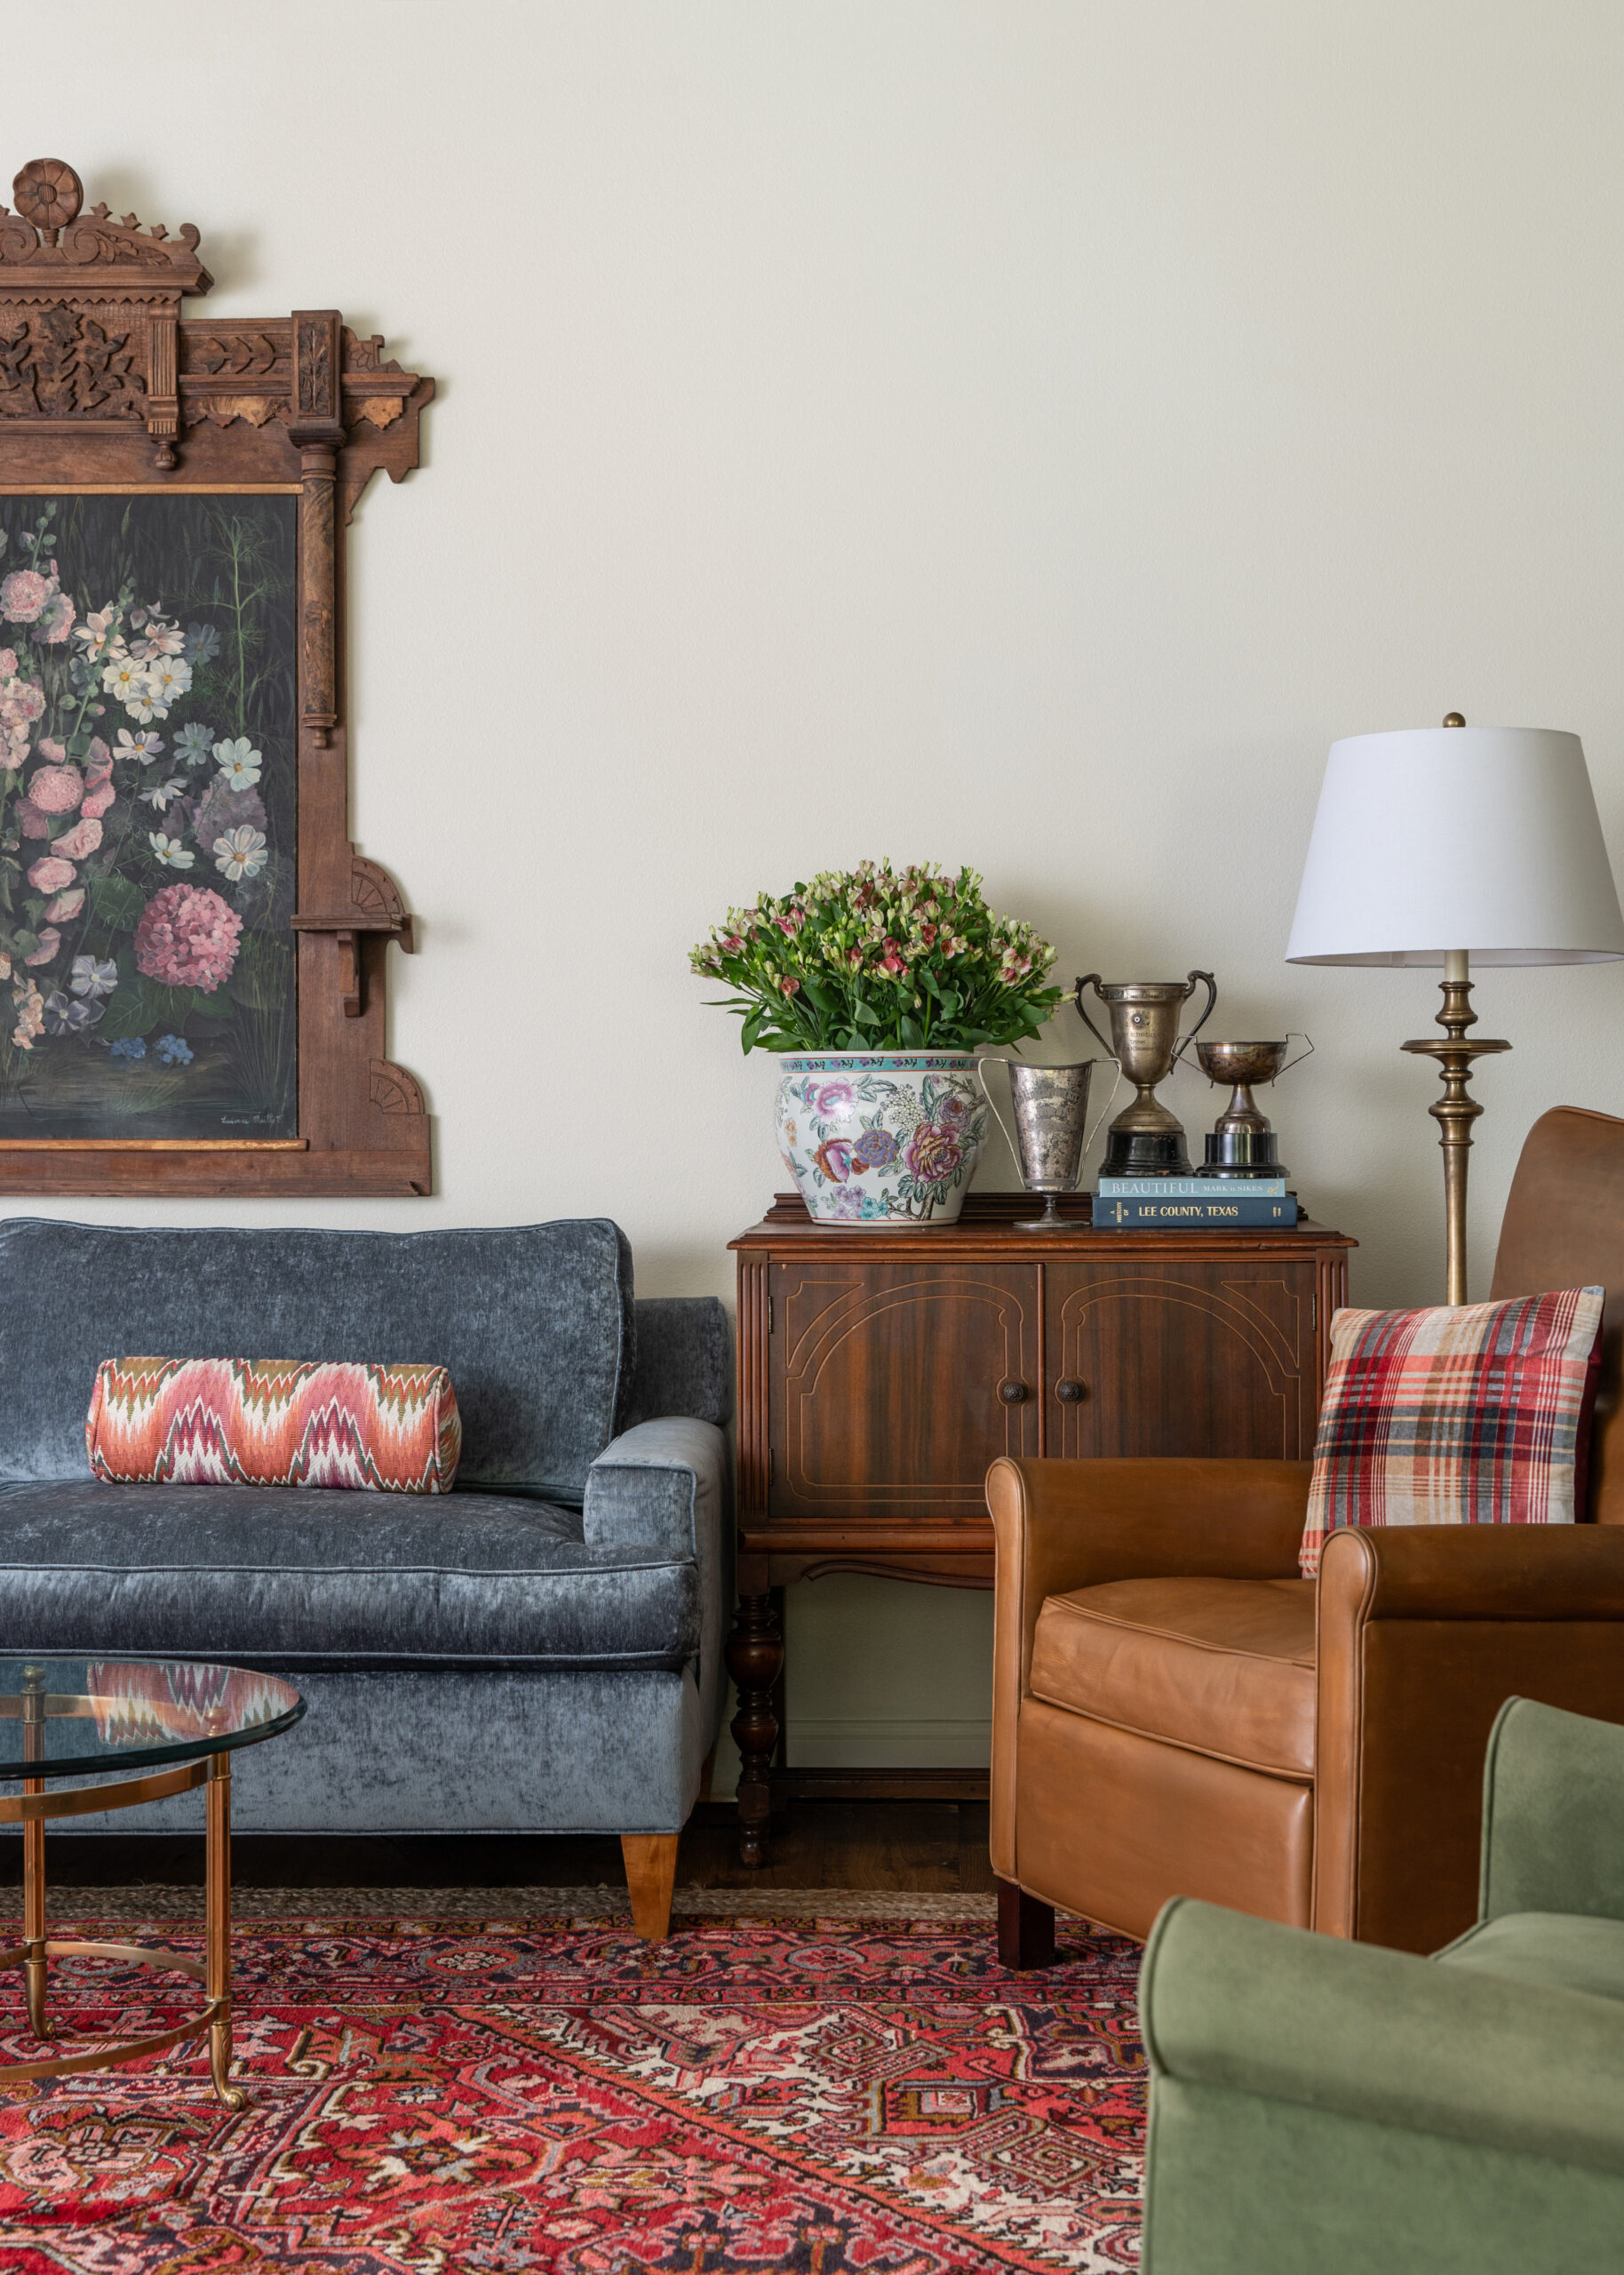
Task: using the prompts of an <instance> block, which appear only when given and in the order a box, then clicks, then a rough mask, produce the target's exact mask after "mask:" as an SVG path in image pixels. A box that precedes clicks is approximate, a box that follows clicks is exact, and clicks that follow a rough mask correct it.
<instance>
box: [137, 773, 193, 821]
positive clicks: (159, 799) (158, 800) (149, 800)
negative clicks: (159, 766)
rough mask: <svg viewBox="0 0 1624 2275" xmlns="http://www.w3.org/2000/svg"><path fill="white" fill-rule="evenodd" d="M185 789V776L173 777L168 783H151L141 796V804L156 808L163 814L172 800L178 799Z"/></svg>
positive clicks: (176, 775) (175, 775) (177, 775)
mask: <svg viewBox="0 0 1624 2275" xmlns="http://www.w3.org/2000/svg"><path fill="white" fill-rule="evenodd" d="M185 788H186V777H185V775H184V774H174V775H171V777H170V778H169V780H168V781H167V782H149V783H148V784H147V787H146V788H145V789H144V790H143V791H142V792H141V794H140V795H141V802H142V804H143V805H147V806H155V807H156V808H157V810H158V811H159V812H160V813H162V812H163V809H164V808H165V806H167V805H168V803H169V802H170V800H171V798H178V797H179V795H180V793H181V792H182V791H183V790H184V789H185Z"/></svg>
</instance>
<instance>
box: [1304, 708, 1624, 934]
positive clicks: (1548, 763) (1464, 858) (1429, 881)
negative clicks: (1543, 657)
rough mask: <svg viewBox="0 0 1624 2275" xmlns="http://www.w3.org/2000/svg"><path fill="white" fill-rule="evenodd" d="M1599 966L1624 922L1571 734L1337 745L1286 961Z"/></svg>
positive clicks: (1439, 733)
mask: <svg viewBox="0 0 1624 2275" xmlns="http://www.w3.org/2000/svg"><path fill="white" fill-rule="evenodd" d="M1460 948H1464V949H1465V950H1467V952H1468V953H1469V955H1470V956H1471V959H1472V961H1473V962H1474V963H1480V964H1510V963H1601V962H1606V961H1608V960H1609V959H1610V958H1612V957H1615V956H1624V916H1621V915H1620V912H1619V896H1618V891H1617V889H1616V888H1615V886H1614V884H1613V882H1612V869H1611V868H1610V866H1608V861H1607V849H1606V846H1605V845H1604V842H1603V841H1602V830H1601V824H1600V822H1599V821H1598V820H1597V818H1596V799H1595V797H1594V795H1593V794H1592V792H1591V788H1590V777H1589V773H1588V770H1587V769H1586V766H1585V754H1584V747H1583V746H1582V744H1581V743H1580V739H1579V737H1578V736H1577V735H1566V734H1560V733H1557V732H1556V730H1553V729H1548V728H1544V727H1414V728H1405V729H1403V730H1400V731H1398V732H1397V733H1392V734H1383V735H1348V736H1344V737H1343V738H1342V739H1341V741H1340V742H1334V743H1333V744H1332V746H1331V755H1330V758H1329V760H1328V761H1327V762H1326V766H1325V782H1324V784H1323V786H1322V787H1321V789H1320V793H1319V810H1318V813H1317V814H1316V815H1315V817H1314V834H1313V837H1312V839H1311V840H1310V844H1309V856H1308V860H1307V862H1306V863H1305V864H1304V866H1303V871H1302V889H1301V890H1300V891H1299V893H1298V895H1297V914H1296V917H1295V919H1294V922H1293V924H1292V933H1291V945H1290V946H1289V947H1288V948H1287V949H1286V961H1287V962H1288V963H1357V964H1414V965H1429V964H1441V963H1442V962H1443V961H1444V958H1445V954H1447V953H1448V952H1449V951H1450V950H1452V949H1460Z"/></svg>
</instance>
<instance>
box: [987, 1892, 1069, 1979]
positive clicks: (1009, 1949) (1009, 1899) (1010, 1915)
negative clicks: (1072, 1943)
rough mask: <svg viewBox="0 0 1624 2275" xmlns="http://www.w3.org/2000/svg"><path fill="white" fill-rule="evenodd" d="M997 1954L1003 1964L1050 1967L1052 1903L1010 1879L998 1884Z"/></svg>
mask: <svg viewBox="0 0 1624 2275" xmlns="http://www.w3.org/2000/svg"><path fill="white" fill-rule="evenodd" d="M998 1955H999V1961H1000V1962H1001V1964H1002V1965H1003V1966H1005V1967H1009V1968H1020V1969H1024V1968H1029V1967H1053V1966H1054V1964H1055V1907H1054V1905H1053V1904H1044V1903H1041V1902H1040V1901H1039V1898H1038V1897H1037V1896H1028V1894H1027V1893H1026V1890H1025V1889H1024V1888H1017V1887H1016V1886H1015V1882H1014V1881H1013V1880H999V1884H998Z"/></svg>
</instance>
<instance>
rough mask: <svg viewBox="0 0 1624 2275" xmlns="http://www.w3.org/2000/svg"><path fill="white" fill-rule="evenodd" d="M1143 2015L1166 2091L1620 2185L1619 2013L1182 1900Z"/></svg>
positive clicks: (1578, 1997) (1622, 2074) (1623, 2084)
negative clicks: (1292, 2106)
mask: <svg viewBox="0 0 1624 2275" xmlns="http://www.w3.org/2000/svg"><path fill="white" fill-rule="evenodd" d="M1139 2001H1140V2015H1141V2018H1142V2026H1143V2031H1144V2039H1145V2045H1146V2048H1147V2051H1148V2053H1149V2055H1150V2068H1151V2074H1152V2079H1157V2078H1167V2079H1178V2080H1180V2081H1182V2082H1183V2083H1186V2084H1190V2085H1206V2086H1214V2087H1227V2088H1228V2089H1230V2091H1233V2092H1238V2093H1246V2094H1254V2095H1259V2096H1261V2097H1262V2099H1264V2100H1269V2101H1278V2102H1290V2103H1299V2104H1301V2105H1302V2106H1305V2107H1308V2108H1310V2109H1315V2110H1319V2111H1331V2112H1334V2113H1336V2114H1338V2115H1341V2116H1344V2117H1348V2118H1353V2119H1367V2120H1369V2121H1371V2122H1373V2123H1375V2124H1379V2125H1388V2126H1398V2127H1404V2128H1405V2129H1406V2130H1408V2131H1413V2132H1419V2133H1430V2134H1435V2135H1444V2136H1445V2137H1447V2138H1450V2139H1453V2140H1457V2141H1468V2142H1473V2143H1477V2144H1478V2145H1480V2146H1482V2147H1485V2148H1489V2149H1494V2150H1499V2151H1507V2152H1509V2153H1512V2154H1515V2155H1517V2156H1523V2157H1530V2156H1533V2157H1538V2156H1544V2157H1552V2158H1555V2159H1558V2160H1559V2161H1560V2162H1562V2163H1564V2164H1570V2165H1586V2166H1589V2167H1593V2168H1595V2169H1597V2170H1600V2171H1604V2172H1612V2173H1624V2006H1620V2004H1619V2002H1618V2001H1617V2000H1612V1999H1602V1998H1592V1997H1590V1996H1588V1994H1586V1993H1584V1992H1577V1991H1558V1990H1552V1989H1550V1988H1548V1986H1547V1985H1545V1984H1528V1983H1521V1982H1518V1981H1517V1980H1515V1979H1514V1978H1513V1977H1511V1976H1503V1975H1494V1976H1490V1975H1489V1974H1487V1973H1486V1972H1479V1971H1477V1969H1474V1968H1464V1967H1462V1968H1454V1967H1447V1966H1438V1965H1437V1964H1436V1963H1435V1962H1434V1961H1432V1960H1425V1959H1415V1958H1412V1957H1411V1956H1409V1955H1408V1954H1407V1953H1405V1952H1388V1951H1379V1950H1377V1949H1375V1948H1374V1947H1373V1946H1372V1945H1370V1944H1343V1943H1336V1942H1333V1941H1332V1940H1331V1939H1330V1938H1328V1937H1326V1936H1315V1935H1310V1934H1309V1933H1308V1932H1307V1931H1306V1930H1304V1929H1303V1928H1283V1927H1279V1926H1278V1925H1276V1924H1275V1923H1274V1922H1273V1921H1270V1920H1254V1919H1251V1918H1249V1917H1247V1916H1246V1914H1245V1913H1243V1912H1225V1911H1222V1910H1221V1909H1220V1908H1219V1907H1218V1906H1217V1905H1215V1904H1198V1903H1196V1902H1194V1901H1193V1900H1192V1899H1190V1898H1189V1897H1184V1896H1178V1897H1175V1898H1174V1901H1173V1902H1172V1903H1171V1904H1167V1905H1166V1906H1165V1907H1164V1908H1163V1911H1162V1912H1161V1915H1160V1917H1159V1918H1158V1920H1157V1923H1156V1925H1155V1927H1154V1928H1152V1930H1151V1933H1150V1943H1149V1944H1148V1945H1147V1947H1146V1950H1145V1956H1144V1965H1143V1968H1142V1971H1141V1975H1140V1978H1139ZM1154 2093H1155V2087H1154V2085H1153V2086H1152V2109H1153V2110H1154ZM1152 2123H1154V2118H1152ZM1152 2161H1154V2151H1153V2152H1152ZM1153 2200H1154V2179H1153V2180H1152V2201H1153ZM1400 2257H1402V2253H1400Z"/></svg>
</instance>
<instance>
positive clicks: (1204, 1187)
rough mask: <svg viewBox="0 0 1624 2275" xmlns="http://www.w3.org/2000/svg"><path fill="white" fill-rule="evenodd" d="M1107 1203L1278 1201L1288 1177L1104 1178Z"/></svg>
mask: <svg viewBox="0 0 1624 2275" xmlns="http://www.w3.org/2000/svg"><path fill="white" fill-rule="evenodd" d="M1285 1191H1286V1179H1285V1177H1101V1178H1100V1180H1099V1182H1098V1183H1097V1184H1096V1185H1095V1193H1097V1194H1098V1195H1099V1197H1100V1199H1101V1200H1103V1201H1222V1200H1226V1199H1227V1200H1230V1201H1234V1200H1237V1199H1240V1200H1244V1201H1278V1200H1279V1198H1280V1197H1281V1195H1282V1194H1283V1193H1285Z"/></svg>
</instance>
